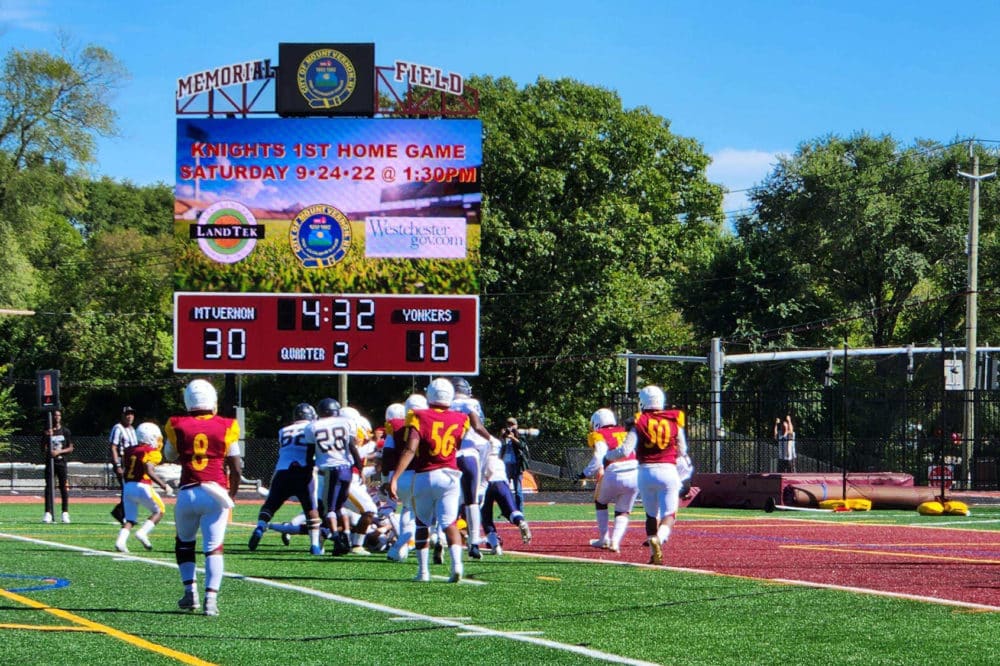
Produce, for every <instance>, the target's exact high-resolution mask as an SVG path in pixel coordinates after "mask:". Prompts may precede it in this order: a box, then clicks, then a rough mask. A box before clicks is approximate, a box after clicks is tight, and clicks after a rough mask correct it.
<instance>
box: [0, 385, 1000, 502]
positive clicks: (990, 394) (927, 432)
mask: <svg viewBox="0 0 1000 666" xmlns="http://www.w3.org/2000/svg"><path fill="white" fill-rule="evenodd" d="M714 398H715V396H713V395H712V393H711V392H710V391H690V392H675V393H672V394H671V395H670V397H669V399H670V402H671V404H673V405H675V406H677V407H680V408H681V409H684V410H685V412H686V416H687V427H686V434H687V439H688V448H689V450H690V453H691V456H692V459H693V461H694V464H695V469H696V470H697V471H699V472H714V471H720V472H724V473H742V474H750V473H762V472H775V471H777V470H778V444H777V441H775V438H774V420H775V419H776V418H783V417H784V416H785V415H791V416H792V419H793V421H794V423H795V433H796V448H797V453H798V458H797V469H798V471H800V472H833V473H842V472H843V471H844V470H845V469H846V470H847V472H849V473H850V472H876V471H877V472H903V473H907V474H911V475H912V476H913V477H914V480H915V482H916V483H917V484H926V483H927V482H928V476H929V470H930V469H931V468H932V467H935V466H937V465H939V464H941V463H942V462H943V464H944V465H946V466H954V468H955V469H956V470H958V469H964V463H965V460H964V453H965V452H966V451H967V449H968V446H969V445H970V444H971V445H972V452H973V455H972V458H971V460H970V467H969V468H968V469H969V472H970V475H971V485H970V488H969V489H974V490H998V489H1000V469H998V461H1000V391H976V392H974V393H973V394H972V395H971V396H969V399H971V400H972V401H973V402H974V406H975V410H974V413H975V432H976V437H975V439H976V441H975V442H971V441H970V440H969V439H968V438H967V437H966V436H965V435H964V434H963V433H962V422H963V413H964V410H965V406H966V394H965V392H962V391H949V392H942V391H913V390H908V389H906V388H902V389H887V390H871V389H861V388H858V389H848V390H847V391H846V393H845V391H844V390H843V389H840V388H836V387H833V388H824V389H818V390H812V391H795V392H791V391H790V392H784V393H773V392H769V393H765V392H762V391H723V392H722V393H721V394H720V395H719V396H718V399H714ZM611 407H612V408H613V409H614V410H615V411H616V412H617V414H618V417H619V420H620V422H622V423H626V424H627V423H628V422H629V420H630V419H631V417H632V415H634V413H635V409H636V400H635V396H634V395H627V394H619V395H616V396H613V397H612V400H611ZM713 409H718V410H719V413H720V414H721V428H720V429H719V431H718V432H716V433H713V432H712V428H711V422H712V420H711V413H712V410H713ZM526 441H527V444H528V447H529V449H530V459H529V470H530V471H531V472H532V474H533V475H534V476H535V478H536V481H537V483H538V486H539V489H540V490H546V491H549V490H551V491H562V490H573V489H579V487H580V484H579V482H578V480H577V477H578V475H579V473H580V472H581V471H582V470H583V468H584V467H585V466H586V464H587V461H588V460H589V459H590V455H591V452H590V450H589V449H588V448H587V447H586V445H585V440H584V439H583V437H575V436H563V435H560V434H559V433H546V432H542V433H540V434H539V436H537V437H529V438H527V440H526ZM74 445H75V451H74V452H73V453H72V454H70V456H69V457H68V458H69V461H70V462H69V471H70V475H71V479H72V481H71V482H72V483H73V485H75V486H80V487H83V486H86V487H94V488H112V487H116V481H115V478H114V475H113V474H112V473H111V471H110V468H109V466H108V463H109V461H110V454H109V449H108V444H107V435H104V436H90V435H83V436H81V435H74ZM244 451H245V458H244V477H245V478H246V479H250V480H254V479H259V480H261V481H262V482H263V483H265V484H266V483H267V482H268V480H269V479H270V477H271V472H272V471H273V469H274V464H275V462H276V460H277V442H276V441H275V440H274V439H273V438H248V439H247V440H246V441H245V442H244ZM0 452H2V458H0V461H2V462H0V488H4V487H9V488H11V489H14V488H17V487H22V486H26V487H35V486H38V485H40V484H42V480H43V479H44V474H43V468H42V463H43V460H44V459H43V457H42V451H41V438H40V437H39V436H14V437H12V438H11V439H10V440H9V441H7V442H0ZM956 476H957V475H956Z"/></svg>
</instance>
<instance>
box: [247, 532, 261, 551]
mask: <svg viewBox="0 0 1000 666" xmlns="http://www.w3.org/2000/svg"><path fill="white" fill-rule="evenodd" d="M263 536H264V530H262V529H261V528H259V527H258V528H256V529H255V530H254V531H253V534H251V535H250V541H249V542H248V543H247V548H249V549H250V550H257V544H259V543H260V539H261V537H263Z"/></svg>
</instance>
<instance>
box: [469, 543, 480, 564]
mask: <svg viewBox="0 0 1000 666" xmlns="http://www.w3.org/2000/svg"><path fill="white" fill-rule="evenodd" d="M469 557H470V558H471V559H473V560H481V559H483V554H482V552H480V550H479V546H477V545H476V544H472V545H471V546H469Z"/></svg>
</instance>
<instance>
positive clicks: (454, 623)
mask: <svg viewBox="0 0 1000 666" xmlns="http://www.w3.org/2000/svg"><path fill="white" fill-rule="evenodd" d="M0 538H6V539H12V540H14V541H23V542H26V543H33V544H38V545H43V546H48V547H51V548H60V549H63V550H72V551H76V552H79V553H83V554H85V555H92V556H99V557H110V558H113V559H118V560H131V561H134V562H143V563H145V564H152V565H155V566H163V567H168V568H171V569H175V568H176V567H177V564H176V562H173V561H168V560H158V559H154V558H150V557H135V556H132V555H129V554H127V553H118V552H108V551H103V550H94V549H92V548H83V547H81V546H71V545H68V544H64V543H57V542H53V541H45V540H43V539H34V538H31V537H25V536H20V535H17V534H7V533H3V532H0ZM226 577H227V578H234V579H237V580H242V581H246V582H248V583H255V584H257V585H266V586H268V587H273V588H276V589H279V590H286V591H288V592H297V593H299V594H305V595H308V596H312V597H318V598H320V599H325V600H327V601H334V602H336V603H341V604H345V605H348V606H355V607H357V608H364V609H367V610H371V611H375V612H378V613H383V614H386V615H391V616H393V617H394V618H399V619H406V620H414V621H421V622H427V623H429V624H434V625H437V626H441V627H450V628H453V629H457V630H459V634H458V635H460V636H476V637H483V636H487V637H492V638H502V639H505V640H511V641H517V642H520V643H528V644H531V645H537V646H539V647H546V648H550V649H553V650H559V651H562V652H570V653H573V654H579V655H582V656H584V657H589V658H591V659H599V660H601V661H606V662H608V663H612V664H632V665H635V666H656V663H655V662H649V661H643V660H641V659H631V658H629V657H623V656H621V655H617V654H610V653H608V652H601V651H599V650H591V649H590V648H586V647H582V646H579V645H570V644H568V643H560V642H558V641H552V640H549V639H546V638H541V637H539V636H535V635H532V634H531V633H530V632H520V631H498V630H496V629H490V628H489V627H480V626H478V625H474V624H467V623H465V622H463V621H461V620H458V619H451V618H444V617H436V616H434V615H425V614H423V613H414V612H412V611H408V610H404V609H402V608H393V607H392V606H385V605H383V604H377V603H373V602H370V601H365V600H363V599H354V598H352V597H345V596H342V595H339V594H332V593H330V592H323V591H322V590H314V589H312V588H309V587H303V586H301V585H291V584H288V583H279V582H277V581H273V580H269V579H267V578H256V577H254V576H245V575H243V574H238V573H233V572H229V571H227V572H226ZM418 584H419V583H414V585H418Z"/></svg>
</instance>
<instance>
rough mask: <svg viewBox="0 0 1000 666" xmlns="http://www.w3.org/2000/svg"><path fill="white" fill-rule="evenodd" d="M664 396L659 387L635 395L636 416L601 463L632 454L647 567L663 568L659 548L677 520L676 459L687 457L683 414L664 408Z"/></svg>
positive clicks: (678, 500)
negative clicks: (643, 519)
mask: <svg viewBox="0 0 1000 666" xmlns="http://www.w3.org/2000/svg"><path fill="white" fill-rule="evenodd" d="M666 402H667V396H666V394H665V393H664V392H663V389H661V388H660V387H659V386H646V387H644V388H643V389H642V390H641V391H639V409H640V411H639V413H638V414H637V415H636V419H635V425H634V426H632V429H631V430H629V432H628V435H626V437H625V441H624V442H623V443H622V445H621V446H619V447H617V448H615V449H613V450H610V451H608V453H607V456H605V460H610V461H616V460H624V459H627V458H628V457H629V456H631V455H632V454H633V453H634V454H635V455H636V458H637V460H638V462H639V473H638V477H637V481H638V485H639V494H640V495H641V496H642V505H643V508H644V509H645V510H646V536H647V537H648V543H649V563H650V564H663V544H665V543H666V542H667V539H669V538H670V532H671V530H672V528H673V525H674V522H675V521H676V520H677V507H678V505H679V503H680V489H681V481H680V477H678V475H677V458H678V457H679V456H686V455H687V438H686V437H685V436H684V412H683V411H681V410H679V409H667V408H666Z"/></svg>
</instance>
